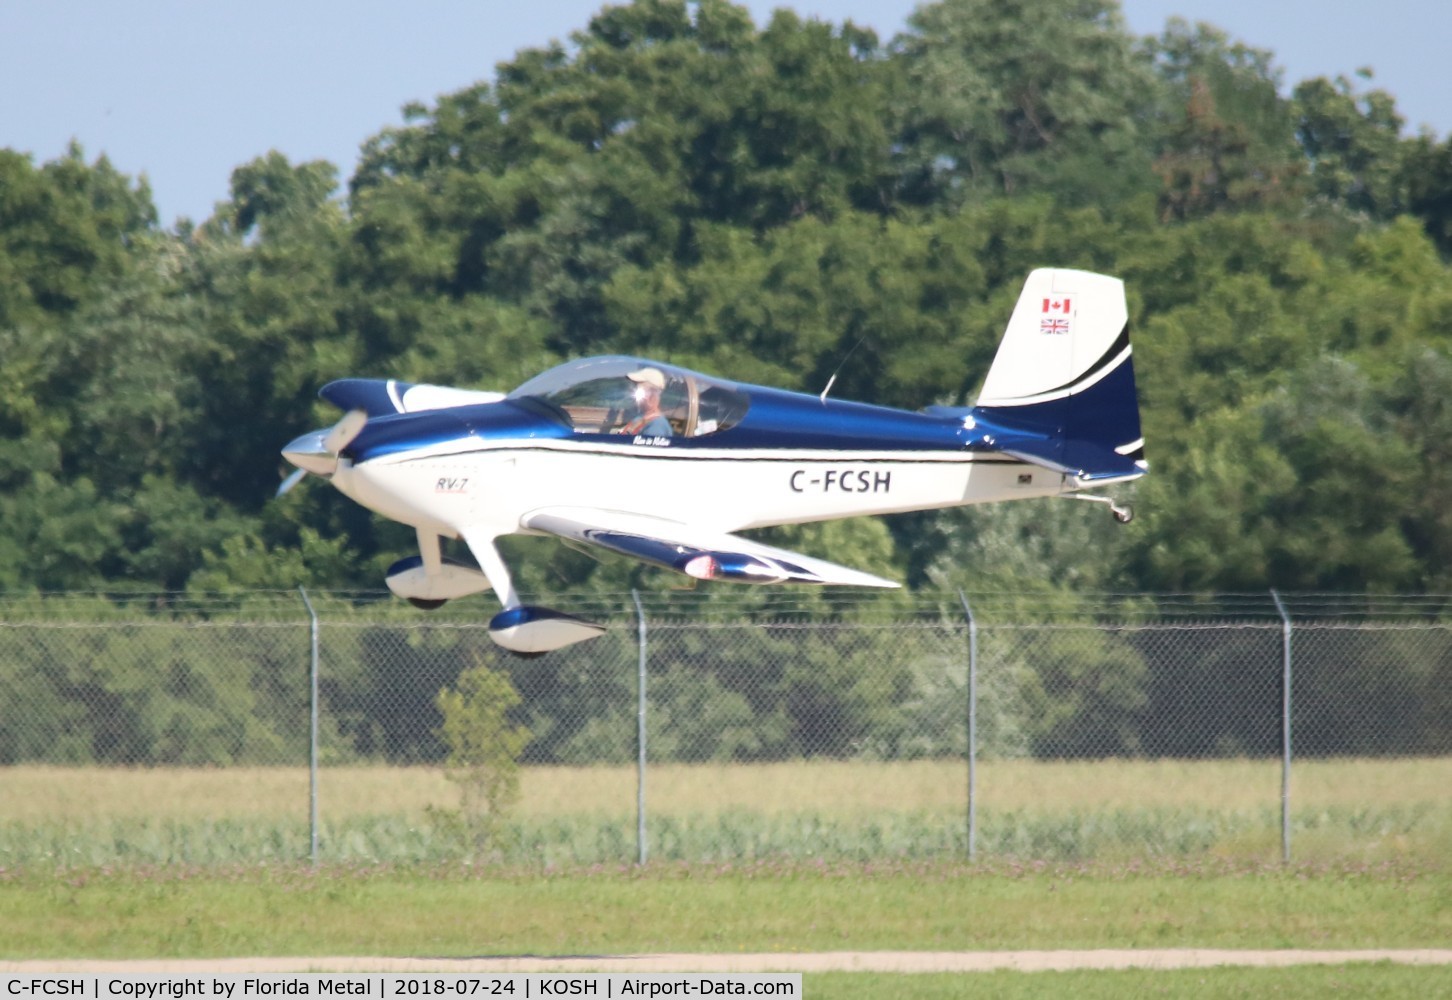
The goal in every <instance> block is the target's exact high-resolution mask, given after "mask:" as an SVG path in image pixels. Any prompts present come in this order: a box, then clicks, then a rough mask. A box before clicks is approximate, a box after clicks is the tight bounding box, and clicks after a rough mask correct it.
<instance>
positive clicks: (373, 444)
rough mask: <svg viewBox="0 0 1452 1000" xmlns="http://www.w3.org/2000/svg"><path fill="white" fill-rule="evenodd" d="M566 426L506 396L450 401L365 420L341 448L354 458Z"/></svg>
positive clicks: (533, 434) (521, 436)
mask: <svg viewBox="0 0 1452 1000" xmlns="http://www.w3.org/2000/svg"><path fill="white" fill-rule="evenodd" d="M570 436H571V435H570V429H569V428H568V427H566V426H565V425H564V424H562V423H561V422H560V421H558V420H556V419H552V418H550V417H549V416H547V415H545V414H543V413H541V412H538V411H537V410H536V409H534V408H533V407H531V406H529V405H527V403H521V402H517V401H515V400H510V399H505V400H500V401H499V402H497V403H480V404H478V405H476V406H451V407H448V408H446V409H439V410H423V411H421V412H419V413H398V414H394V415H393V416H386V417H376V418H374V419H372V420H369V421H368V424H367V425H366V426H365V427H364V428H363V432H362V433H361V434H359V435H358V436H357V437H356V438H354V439H353V442H352V444H350V445H349V446H348V447H347V448H345V449H344V450H343V455H344V456H346V457H347V458H350V459H352V461H353V462H354V464H358V463H361V462H367V461H369V460H371V459H375V458H383V457H386V456H388V455H396V454H399V453H400V452H406V451H413V450H415V449H418V448H429V447H433V446H436V445H441V444H446V443H448V442H450V441H458V442H460V443H461V444H463V443H467V442H468V441H470V439H473V440H476V441H500V440H505V441H509V440H549V439H558V438H568V437H570Z"/></svg>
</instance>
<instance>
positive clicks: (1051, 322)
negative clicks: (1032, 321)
mask: <svg viewBox="0 0 1452 1000" xmlns="http://www.w3.org/2000/svg"><path fill="white" fill-rule="evenodd" d="M1068 332H1069V321H1068V320H1066V319H1041V320H1039V333H1068Z"/></svg>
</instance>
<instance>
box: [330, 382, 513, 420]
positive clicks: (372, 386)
mask: <svg viewBox="0 0 1452 1000" xmlns="http://www.w3.org/2000/svg"><path fill="white" fill-rule="evenodd" d="M318 395H319V396H321V397H323V398H324V399H326V400H327V401H328V402H330V403H332V404H333V405H334V406H336V407H338V409H340V410H362V411H363V412H365V413H367V414H368V416H370V417H388V416H392V415H393V414H395V413H418V412H420V411H423V410H443V409H448V408H449V407H451V406H478V405H479V404H481V403H497V402H499V400H501V399H503V398H504V393H502V392H479V391H476V390H473V389H454V388H450V387H449V386H443V385H416V384H414V383H412V382H400V381H398V380H397V379H391V378H390V379H381V378H344V379H338V380H337V381H336V382H329V383H328V384H327V385H325V386H323V387H322V389H320V390H319V391H318Z"/></svg>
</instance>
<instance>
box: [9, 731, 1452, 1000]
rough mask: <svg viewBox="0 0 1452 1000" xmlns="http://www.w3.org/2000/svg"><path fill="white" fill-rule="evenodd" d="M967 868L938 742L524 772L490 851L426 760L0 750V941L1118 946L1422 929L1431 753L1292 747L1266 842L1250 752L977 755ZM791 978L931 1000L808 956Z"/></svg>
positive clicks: (1363, 977)
mask: <svg viewBox="0 0 1452 1000" xmlns="http://www.w3.org/2000/svg"><path fill="white" fill-rule="evenodd" d="M978 777H979V789H980V802H979V826H980V860H979V861H977V862H975V863H971V864H970V863H968V862H966V861H964V860H962V854H963V849H964V848H965V847H966V844H965V842H964V828H965V819H964V817H965V812H966V797H967V790H966V784H967V783H966V775H965V773H964V768H963V766H962V765H961V764H951V763H949V764H944V763H934V762H923V763H911V764H876V763H796V764H780V765H760V766H751V767H747V766H735V767H731V766H697V767H684V766H657V767H654V768H652V770H651V772H650V774H649V776H648V788H647V797H648V802H649V809H650V814H651V817H652V818H651V825H650V837H651V845H652V857H653V858H654V859H656V860H653V861H652V863H651V864H650V865H648V866H646V867H645V868H643V869H638V868H635V867H633V866H631V865H630V864H629V863H628V861H629V859H632V858H633V857H634V851H635V844H634V803H635V775H634V771H633V769H630V768H584V769H565V768H533V769H527V770H526V771H525V773H524V780H523V796H522V799H521V801H520V803H519V805H518V806H517V808H516V810H515V813H514V815H513V817H512V820H511V823H510V825H509V826H508V828H507V830H506V838H505V839H506V840H507V841H508V843H507V844H506V845H505V847H504V848H503V849H501V850H500V851H498V852H496V853H495V854H494V855H492V856H490V857H474V858H466V857H465V855H464V852H462V851H461V849H460V847H459V845H458V844H457V843H456V842H450V841H449V840H448V839H447V838H445V837H443V836H442V835H441V834H440V833H439V832H438V831H437V830H435V829H433V826H432V824H433V819H432V814H431V812H430V810H431V809H439V808H450V807H453V806H454V805H455V804H456V802H457V790H456V789H455V788H454V786H452V785H451V784H449V783H448V782H447V781H445V780H444V779H443V778H442V776H441V775H440V774H439V772H438V771H437V770H430V769H398V768H381V767H380V768H329V769H325V770H324V771H323V773H322V776H321V782H320V785H321V787H320V808H321V814H322V817H323V820H324V837H323V858H324V864H323V865H322V866H321V867H320V868H318V869H313V868H310V867H308V866H307V865H305V864H302V863H301V859H303V858H305V857H306V854H307V796H308V778H307V773H306V771H304V770H301V769H286V768H254V769H241V768H239V769H227V770H110V769H79V770H77V769H62V768H45V767H12V768H4V769H0V942H3V946H0V958H4V959H11V960H18V959H25V958H65V957H88V958H129V957H173V956H174V957H220V956H230V955H307V954H315V955H316V954H353V955H359V954H363V955H366V954H383V955H439V956H448V955H480V954H554V955H560V954H577V955H578V954H609V953H622V952H661V951H681V952H718V951H727V952H758V951H760V952H794V951H843V950H883V949H894V950H895V949H904V950H980V949H1060V948H1130V947H1214V948H1290V947H1307V948H1372V947H1388V948H1414V947H1446V946H1447V943H1448V942H1449V941H1452V866H1449V865H1448V864H1447V861H1448V860H1449V859H1452V801H1449V796H1448V794H1447V789H1449V788H1452V761H1445V760H1399V761H1317V762H1303V763H1300V764H1298V765H1297V768H1296V771H1295V781H1294V784H1293V788H1292V794H1293V801H1294V817H1295V848H1296V850H1295V856H1296V861H1295V862H1294V863H1293V864H1291V865H1289V866H1283V865H1281V864H1279V856H1280V853H1279V792H1280V772H1279V768H1278V766H1277V765H1275V764H1274V763H1263V762H1248V761H1215V762H1196V763H1184V762H1156V761H1129V762H1100V763H1042V762H1037V763H1035V762H1022V761H1016V762H993V763H985V764H984V765H982V766H981V767H980V770H979V776H978ZM805 982H806V987H807V994H808V995H809V996H812V997H866V996H874V997H875V996H898V997H946V996H958V995H962V993H963V991H964V989H965V984H964V982H963V979H962V977H961V976H940V975H912V976H879V975H867V974H840V975H838V974H824V975H809V976H807V977H806V980H805ZM972 990H973V992H974V994H975V995H985V996H994V997H1050V996H1062V995H1065V994H1066V993H1072V994H1073V995H1075V996H1083V997H1096V996H1106V997H1107V996H1116V997H1117V996H1123V995H1137V994H1141V993H1145V994H1158V995H1170V996H1197V997H1199V996H1204V997H1222V996H1223V997H1230V996H1248V995H1262V994H1274V995H1277V996H1289V997H1312V996H1315V997H1321V996H1326V995H1347V996H1358V997H1360V996H1371V997H1375V996H1432V997H1435V996H1452V970H1448V969H1446V968H1404V967H1390V966H1381V965H1377V966H1351V967H1316V968H1305V969H1217V970H1191V971H1185V972H1085V973H1034V974H1027V973H985V974H980V975H978V976H977V977H975V979H974V981H973V986H972Z"/></svg>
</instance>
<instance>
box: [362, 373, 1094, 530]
mask: <svg viewBox="0 0 1452 1000" xmlns="http://www.w3.org/2000/svg"><path fill="white" fill-rule="evenodd" d="M791 411H799V412H791ZM753 416H755V417H757V419H756V420H753V419H752V417H753ZM774 426H791V427H793V428H794V430H793V433H791V434H790V435H787V434H782V433H778V432H774V431H772V430H770V429H769V428H771V427H774ZM983 437H984V432H983V430H982V429H980V428H976V427H975V428H970V427H967V426H965V423H964V421H963V420H962V419H951V418H944V417H936V416H929V415H926V414H916V413H910V412H907V411H899V410H889V409H886V408H882V407H870V406H865V405H863V404H854V403H845V402H843V403H839V402H835V401H830V400H829V401H825V402H824V401H822V400H819V399H818V398H816V397H811V396H801V395H799V394H793V393H784V392H779V391H772V392H771V393H770V395H769V396H765V397H763V395H762V393H761V391H760V390H757V392H756V395H755V396H754V398H753V401H752V412H751V413H750V414H748V416H747V418H746V419H744V420H743V421H742V422H741V423H740V424H739V425H738V426H736V427H734V428H732V429H731V430H727V431H723V432H720V433H719V434H715V435H712V436H710V437H703V438H682V437H676V436H651V435H641V434H626V435H619V434H589V433H587V434H581V433H577V432H573V431H572V430H571V429H570V428H568V427H565V426H563V425H561V424H559V423H557V422H555V421H552V420H550V419H549V418H548V417H547V416H541V415H539V414H536V413H534V412H531V410H530V409H529V408H528V407H526V406H521V405H520V404H519V403H518V402H516V401H514V400H503V401H500V402H496V403H488V404H484V405H480V406H470V407H459V408H453V409H450V410H443V411H431V412H427V413H419V414H399V415H397V416H392V417H383V418H380V419H377V420H375V421H371V422H370V424H369V426H368V429H366V430H365V431H364V432H363V434H362V435H361V436H360V437H359V439H358V440H357V441H355V442H353V444H352V445H351V446H350V448H349V449H348V451H347V452H346V453H345V455H344V460H343V461H341V462H340V463H339V466H338V470H337V472H336V473H335V475H334V478H333V482H334V485H335V486H337V487H338V489H340V490H341V491H342V492H343V493H345V494H347V495H348V496H349V497H351V498H353V499H354V500H356V501H357V502H359V503H361V504H363V505H364V506H366V507H369V508H371V509H373V510H375V511H377V512H378V513H380V514H382V515H384V516H385V517H388V518H391V519H393V520H397V521H401V522H403V523H406V524H410V525H413V526H415V527H418V528H422V529H425V530H431V531H434V532H436V533H439V534H443V535H447V536H457V535H458V534H459V528H460V526H463V525H470V526H476V527H482V528H484V529H485V530H488V531H490V532H493V533H495V534H508V533H511V532H517V531H520V530H521V523H522V521H523V519H524V518H525V516H526V515H528V513H529V512H530V511H532V510H535V509H538V508H542V507H546V506H549V505H550V504H551V503H554V502H557V498H558V497H560V496H562V495H567V494H572V493H573V494H580V495H583V496H586V497H588V499H589V504H590V506H592V507H596V508H600V509H606V510H621V511H630V512H633V513H638V514H643V515H647V516H652V517H658V518H662V519H664V520H670V521H689V522H690V523H692V524H696V525H701V526H703V527H705V528H708V529H710V530H716V531H735V530H739V529H744V528H758V527H765V526H769V525H776V524H794V523H800V522H805V521H820V520H829V519H834V518H843V517H857V516H862V515H872V514H891V513H897V512H902V511H913V510H924V509H932V508H940V507H952V506H959V505H963V504H972V503H982V502H989V501H995V500H1003V499H1010V498H1025V499H1026V498H1030V497H1037V496H1052V495H1055V494H1058V493H1060V492H1063V491H1064V489H1065V487H1066V482H1065V477H1064V476H1063V475H1062V474H1059V473H1055V472H1053V471H1051V470H1048V469H1045V468H1043V467H1041V466H1034V465H1030V464H1028V463H1026V462H1021V461H1018V460H1016V459H1013V458H1010V457H1008V456H1005V455H1003V454H1001V453H997V452H994V451H987V450H975V446H977V445H979V444H980V443H981V441H982V440H983Z"/></svg>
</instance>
